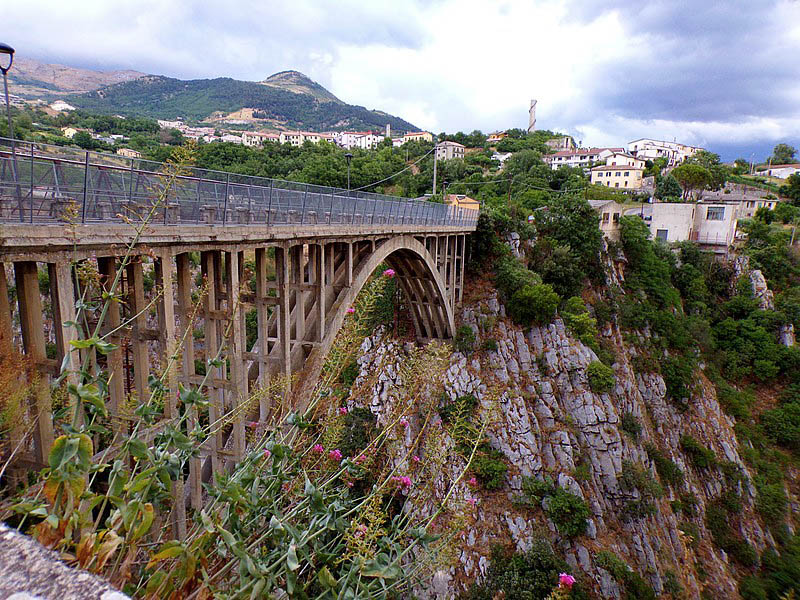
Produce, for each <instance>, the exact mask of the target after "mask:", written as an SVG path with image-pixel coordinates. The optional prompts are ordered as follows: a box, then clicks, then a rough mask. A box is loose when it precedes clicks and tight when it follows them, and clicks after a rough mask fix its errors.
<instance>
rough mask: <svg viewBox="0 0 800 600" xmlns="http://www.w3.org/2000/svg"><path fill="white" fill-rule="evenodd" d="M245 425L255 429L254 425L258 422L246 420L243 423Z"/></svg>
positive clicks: (256, 425)
mask: <svg viewBox="0 0 800 600" xmlns="http://www.w3.org/2000/svg"><path fill="white" fill-rule="evenodd" d="M245 427H249V428H250V429H255V428H256V427H258V423H256V422H255V421H247V422H246V423H245Z"/></svg>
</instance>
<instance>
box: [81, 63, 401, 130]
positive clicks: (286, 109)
mask: <svg viewBox="0 0 800 600" xmlns="http://www.w3.org/2000/svg"><path fill="white" fill-rule="evenodd" d="M68 101H69V102H70V104H74V105H75V106H78V107H80V108H85V109H87V110H92V111H96V112H102V113H110V114H122V115H126V116H144V117H152V118H162V119H173V118H176V117H183V118H185V119H196V120H202V119H207V118H209V117H212V116H213V117H215V118H217V119H220V118H222V117H223V116H224V115H229V114H230V113H235V112H237V111H241V112H242V113H243V114H244V119H245V120H253V122H258V121H262V122H264V121H266V122H268V123H269V124H271V125H273V126H275V127H282V128H298V129H310V130H330V129H379V128H383V127H385V126H386V124H387V123H388V124H390V125H391V126H392V129H393V130H401V131H412V130H416V127H414V126H413V125H412V124H411V123H409V122H408V121H405V120H403V119H401V118H399V117H395V116H392V115H389V114H387V113H384V112H381V111H376V110H367V109H366V108H364V107H363V106H354V105H352V104H346V103H344V102H342V101H341V100H339V99H338V98H337V97H336V96H334V95H333V94H331V93H330V92H329V91H328V90H326V89H325V88H324V87H322V86H321V85H319V84H318V83H316V82H315V81H312V80H311V79H309V78H308V77H306V76H305V75H303V74H302V73H299V72H297V71H282V72H280V73H276V74H275V75H272V76H271V77H269V78H268V79H266V80H264V81H261V82H255V81H238V80H236V79H231V78H228V77H221V78H218V79H191V80H188V81H183V80H180V79H173V78H171V77H162V76H159V75H147V76H144V77H140V78H138V79H135V80H133V81H125V82H122V83H117V84H114V85H110V86H106V87H103V88H100V89H98V90H94V91H91V92H86V93H82V94H76V95H73V96H70V97H69V98H68ZM219 113H222V115H220V114H219ZM233 116H234V118H237V119H238V118H242V115H240V114H237V115H233Z"/></svg>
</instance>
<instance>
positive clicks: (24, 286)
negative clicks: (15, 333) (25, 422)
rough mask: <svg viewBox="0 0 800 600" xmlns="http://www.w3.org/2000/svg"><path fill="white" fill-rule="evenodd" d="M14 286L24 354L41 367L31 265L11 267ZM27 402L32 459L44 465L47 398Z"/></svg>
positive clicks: (49, 426)
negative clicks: (31, 438) (30, 412)
mask: <svg viewBox="0 0 800 600" xmlns="http://www.w3.org/2000/svg"><path fill="white" fill-rule="evenodd" d="M14 275H15V279H16V283H17V300H18V303H19V320H20V328H21V329H22V344H23V348H24V351H25V354H26V355H27V356H28V357H29V358H30V360H31V362H32V363H33V364H34V365H37V366H39V367H41V366H43V365H44V364H45V363H46V360H47V352H46V348H45V338H44V315H43V312H42V298H41V296H40V295H39V274H38V271H37V266H36V263H35V262H30V261H25V262H18V263H14ZM32 396H33V398H32V399H31V409H32V412H33V414H32V417H33V418H34V420H35V426H34V429H33V443H34V458H35V460H36V461H37V462H39V463H41V464H43V465H44V464H47V455H48V453H49V452H50V446H52V444H53V415H52V407H51V406H50V398H49V395H46V394H33V395H32Z"/></svg>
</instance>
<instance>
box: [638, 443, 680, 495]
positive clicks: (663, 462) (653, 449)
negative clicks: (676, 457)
mask: <svg viewBox="0 0 800 600" xmlns="http://www.w3.org/2000/svg"><path fill="white" fill-rule="evenodd" d="M644 449H645V451H646V452H647V456H648V458H649V459H650V460H652V461H653V463H654V464H655V467H656V473H658V476H659V477H660V478H661V481H662V482H664V483H665V484H666V485H668V486H670V487H672V488H676V489H677V488H679V487H680V486H681V485H682V484H683V471H682V470H681V468H680V467H679V466H678V465H677V464H675V463H674V462H673V461H671V460H670V459H668V458H667V457H666V456H664V453H663V452H661V450H659V449H658V447H657V446H656V445H654V444H650V443H647V444H645V445H644Z"/></svg>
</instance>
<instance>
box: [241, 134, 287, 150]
mask: <svg viewBox="0 0 800 600" xmlns="http://www.w3.org/2000/svg"><path fill="white" fill-rule="evenodd" d="M280 138H281V136H279V135H278V134H277V133H261V132H260V131H243V132H242V143H243V144H244V145H245V146H250V147H254V148H260V147H262V146H263V145H264V144H265V143H266V142H278V141H280Z"/></svg>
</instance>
